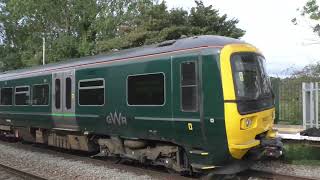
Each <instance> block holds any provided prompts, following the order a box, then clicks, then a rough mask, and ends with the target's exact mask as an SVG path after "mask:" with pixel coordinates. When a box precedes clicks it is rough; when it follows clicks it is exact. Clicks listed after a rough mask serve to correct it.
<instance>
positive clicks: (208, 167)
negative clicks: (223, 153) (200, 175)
mask: <svg viewBox="0 0 320 180" xmlns="http://www.w3.org/2000/svg"><path fill="white" fill-rule="evenodd" d="M213 168H215V166H205V167H202V168H201V169H213Z"/></svg>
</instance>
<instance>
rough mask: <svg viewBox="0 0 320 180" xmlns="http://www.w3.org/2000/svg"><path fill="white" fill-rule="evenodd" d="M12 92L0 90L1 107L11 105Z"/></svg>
mask: <svg viewBox="0 0 320 180" xmlns="http://www.w3.org/2000/svg"><path fill="white" fill-rule="evenodd" d="M12 99H13V90H12V88H2V89H1V105H12Z"/></svg>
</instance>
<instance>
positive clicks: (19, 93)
mask: <svg viewBox="0 0 320 180" xmlns="http://www.w3.org/2000/svg"><path fill="white" fill-rule="evenodd" d="M14 99H15V105H17V106H26V105H29V103H30V90H29V86H23V87H16V91H15V98H14Z"/></svg>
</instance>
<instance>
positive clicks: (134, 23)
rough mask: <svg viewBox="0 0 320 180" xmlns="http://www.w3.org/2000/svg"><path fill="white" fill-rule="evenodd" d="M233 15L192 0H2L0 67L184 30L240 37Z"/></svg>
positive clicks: (175, 36) (50, 59)
mask: <svg viewBox="0 0 320 180" xmlns="http://www.w3.org/2000/svg"><path fill="white" fill-rule="evenodd" d="M237 24H238V20H237V19H228V18H227V15H225V14H224V15H220V14H219V12H218V10H216V9H214V8H213V7H212V6H205V5H204V4H203V2H201V1H196V6H195V7H193V8H191V10H190V12H188V11H186V10H184V9H181V8H177V9H171V10H168V8H167V5H166V3H165V1H162V2H160V3H158V2H157V1H155V0H104V1H97V0H77V1H73V0H55V1H52V0H42V1H38V0H0V38H2V39H4V44H3V45H2V46H1V51H0V53H1V55H0V58H1V59H0V61H1V62H2V67H1V70H2V71H4V70H9V69H16V68H21V67H26V66H35V65H38V64H41V61H42V38H43V37H45V39H46V62H48V63H51V62H57V61H62V60H65V59H68V58H76V57H81V56H89V55H94V54H99V53H104V52H109V51H112V50H114V49H118V50H120V49H125V48H131V47H138V46H142V45H147V44H152V43H157V42H161V41H165V40H171V39H178V38H180V37H181V36H182V35H185V36H194V35H201V34H214V35H224V36H230V37H234V38H240V37H241V36H243V35H244V33H245V32H244V31H243V30H241V29H239V28H237V27H236V25H237Z"/></svg>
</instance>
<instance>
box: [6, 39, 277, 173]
mask: <svg viewBox="0 0 320 180" xmlns="http://www.w3.org/2000/svg"><path fill="white" fill-rule="evenodd" d="M264 63H265V59H264V57H263V55H262V54H261V53H260V52H259V51H258V50H257V49H256V48H255V47H253V46H251V45H249V44H247V43H245V42H243V41H240V40H236V39H232V38H227V37H222V36H209V35H207V36H197V37H189V38H182V39H178V40H170V41H165V42H162V43H159V44H155V45H150V46H145V47H141V48H134V49H128V50H123V51H115V52H113V53H111V54H108V55H98V56H93V57H84V58H80V59H74V60H69V61H66V62H63V63H57V64H49V65H44V66H39V67H34V68H29V69H22V70H15V71H8V72H5V73H2V74H1V75H0V130H1V134H2V135H6V136H12V137H15V138H20V139H23V140H25V141H29V142H34V143H43V144H47V145H49V146H55V147H59V148H64V149H71V150H81V151H88V152H97V153H99V155H100V156H116V157H121V158H123V159H130V160H135V161H140V162H142V163H148V164H154V165H161V166H165V167H166V168H169V169H173V170H175V171H177V172H204V173H207V172H211V171H214V170H215V169H219V168H220V169H221V168H223V167H228V166H229V165H231V164H234V162H242V161H241V159H246V158H249V157H252V155H253V156H255V157H258V156H259V157H260V156H263V155H266V156H273V157H279V156H280V155H281V153H282V151H281V142H280V141H279V140H278V139H277V138H276V132H275V131H274V130H273V129H272V127H273V121H274V118H275V113H274V112H275V110H274V96H273V93H272V89H271V85H270V81H269V78H268V76H267V73H266V70H265V66H264ZM236 164H237V163H236ZM235 169H236V168H235Z"/></svg>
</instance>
